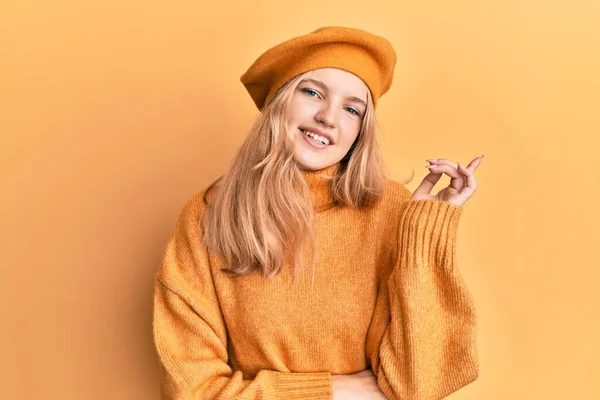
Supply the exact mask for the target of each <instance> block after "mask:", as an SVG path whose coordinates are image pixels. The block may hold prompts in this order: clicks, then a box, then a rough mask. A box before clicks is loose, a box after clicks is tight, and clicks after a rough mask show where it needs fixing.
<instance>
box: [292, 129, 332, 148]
mask: <svg viewBox="0 0 600 400" xmlns="http://www.w3.org/2000/svg"><path fill="white" fill-rule="evenodd" d="M299 128H300V129H301V130H303V131H308V132H312V133H315V134H317V135H319V136H323V137H325V138H327V139H328V140H329V145H332V144H333V143H334V142H333V137H332V136H331V135H330V134H329V133H327V132H323V131H320V130H318V129H316V128H306V127H304V126H300V127H299Z"/></svg>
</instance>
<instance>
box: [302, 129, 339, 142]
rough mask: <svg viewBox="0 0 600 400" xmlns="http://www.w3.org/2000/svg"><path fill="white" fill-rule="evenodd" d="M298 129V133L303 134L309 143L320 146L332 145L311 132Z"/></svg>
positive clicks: (327, 140)
mask: <svg viewBox="0 0 600 400" xmlns="http://www.w3.org/2000/svg"><path fill="white" fill-rule="evenodd" d="M298 129H300V132H302V133H303V134H304V136H306V137H307V139H309V140H310V141H311V142H314V143H315V144H320V145H322V146H330V145H331V144H332V143H331V142H330V141H329V139H327V138H325V137H322V136H319V135H316V134H314V133H312V132H309V131H306V130H304V129H302V128H298Z"/></svg>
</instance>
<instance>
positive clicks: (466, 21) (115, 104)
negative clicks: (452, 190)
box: [0, 0, 600, 400]
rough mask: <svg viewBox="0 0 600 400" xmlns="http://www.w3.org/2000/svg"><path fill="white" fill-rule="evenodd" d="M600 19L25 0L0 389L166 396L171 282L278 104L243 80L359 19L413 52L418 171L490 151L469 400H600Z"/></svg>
mask: <svg viewBox="0 0 600 400" xmlns="http://www.w3.org/2000/svg"><path fill="white" fill-rule="evenodd" d="M598 21H600V2H598V1H595V0H590V1H581V0H573V1H569V2H564V1H563V2H558V1H554V2H552V1H551V2H548V1H541V0H521V1H515V0H510V1H498V0H496V1H483V0H481V1H462V2H443V1H439V2H432V1H425V2H408V1H396V2H386V1H380V0H373V1H369V2H367V3H365V2H363V1H354V0H350V1H348V0H346V1H338V0H330V1H326V2H323V1H320V0H306V1H304V2H302V3H292V2H281V1H274V0H270V1H258V2H232V1H222V2H210V3H209V2H194V1H178V0H175V1H172V2H169V3H167V2H148V1H136V0H121V1H114V0H107V1H103V2H76V1H59V0H57V1H53V2H42V1H26V0H20V1H10V0H9V1H4V2H2V4H1V5H0V72H1V74H0V132H1V134H2V145H1V146H0V148H1V150H0V151H1V154H0V157H1V163H2V168H0V187H1V189H0V190H1V197H0V202H1V204H0V215H1V221H2V229H1V231H0V232H1V235H2V237H1V238H0V239H1V240H0V243H1V246H2V249H1V251H0V265H1V268H2V270H1V273H2V276H1V279H0V299H1V302H0V307H1V309H0V311H1V318H0V334H1V335H2V336H1V338H0V340H1V343H2V355H1V358H0V379H1V380H2V381H1V382H0V398H3V399H41V398H44V399H158V398H159V392H158V389H159V382H158V378H159V365H158V362H157V358H156V356H155V353H154V347H153V343H152V333H151V312H152V287H153V278H154V274H155V273H156V271H157V270H158V267H159V262H160V258H161V255H162V251H163V246H164V245H165V243H166V240H167V238H168V236H169V234H170V232H171V229H172V228H173V227H174V224H175V219H176V217H177V215H178V213H179V211H180V210H181V207H182V206H183V203H184V202H185V201H186V200H187V199H188V198H189V197H191V196H192V195H193V194H195V193H196V192H198V191H200V190H201V189H202V188H204V187H205V186H206V185H208V184H209V183H210V182H212V181H213V180H214V179H216V178H217V177H218V176H219V174H220V173H222V172H223V170H224V169H225V167H226V166H227V164H228V163H229V161H230V160H231V158H232V157H233V155H234V153H235V152H236V150H237V148H238V146H239V145H240V144H241V142H242V140H243V138H244V137H245V134H246V131H247V129H248V128H249V127H250V124H251V122H252V120H253V119H254V118H255V116H256V114H257V111H256V109H255V108H254V106H253V104H252V101H251V99H250V97H249V96H248V95H247V93H246V92H245V90H244V88H243V86H242V84H241V83H240V82H239V76H240V75H241V74H242V73H243V72H244V71H245V69H246V68H247V67H248V66H249V65H250V63H251V62H252V61H254V59H255V58H256V57H257V56H258V55H259V54H260V53H261V52H262V51H264V50H266V49H267V48H268V47H270V46H272V45H274V44H276V43H279V42H281V41H283V40H286V39H288V38H290V37H292V36H297V35H301V34H304V33H308V32H309V31H312V30H314V29H316V28H318V27H320V26H325V25H345V26H352V27H356V28H362V29H366V30H370V31H372V32H374V33H376V34H379V35H382V36H384V37H386V38H388V39H389V40H390V41H391V42H392V44H393V45H394V47H395V49H396V51H397V53H398V65H397V68H396V74H395V80H394V84H393V86H392V89H391V90H390V92H388V93H387V94H386V95H385V96H384V97H383V98H382V100H381V102H380V105H379V107H378V119H379V121H380V126H381V129H382V136H381V142H382V147H383V149H384V155H385V159H386V161H387V163H388V166H389V168H390V170H391V171H392V172H393V174H394V176H395V178H397V179H398V180H402V179H405V178H407V177H408V176H409V175H410V172H411V170H412V169H413V168H414V169H416V171H417V174H416V176H415V178H414V180H413V181H412V182H411V183H410V184H408V185H407V186H408V187H409V189H411V190H414V189H415V188H416V187H417V186H418V184H419V182H420V181H421V180H422V179H423V177H424V176H425V175H426V170H425V168H424V167H423V166H424V165H425V159H427V158H440V157H441V158H448V159H451V160H454V161H460V162H461V163H467V162H469V161H470V160H471V159H472V158H474V157H476V156H478V155H481V154H485V159H484V162H483V164H482V165H481V166H480V168H479V169H478V170H477V173H476V176H477V182H478V190H477V192H476V193H475V195H474V196H473V197H472V198H471V199H470V200H469V201H468V202H467V203H466V204H465V213H464V214H463V217H462V220H461V225H460V231H459V238H458V240H459V243H458V257H459V260H462V261H461V265H462V267H461V271H462V274H463V276H464V278H465V280H466V282H467V284H468V286H469V287H470V289H471V291H472V293H473V296H474V299H475V302H476V306H477V309H478V315H479V329H478V344H479V352H480V363H481V374H480V377H479V379H478V380H477V381H475V382H474V383H472V384H471V385H468V386H467V387H465V388H463V389H461V390H459V391H458V392H456V393H455V394H452V395H451V396H450V398H452V399H457V400H459V399H464V400H467V399H487V400H495V399H578V400H583V399H600V380H599V379H598V378H599V376H600V367H599V364H598V358H599V356H600V351H599V350H600V346H599V344H598V339H599V338H600V318H599V314H600V312H599V309H600V307H599V305H600V296H599V294H598V292H599V290H598V284H599V281H600V279H599V278H600V257H599V256H598V248H599V244H600V243H599V239H598V237H599V235H598V233H597V230H598V227H599V226H600V218H599V212H598V198H599V197H598V196H600V190H599V189H600V185H599V179H598V176H599V173H598V170H599V168H600V167H599V165H598V164H599V163H598V161H597V160H596V159H595V157H597V156H598V154H599V151H600V140H599V137H600V113H599V111H600V96H599V93H600V74H599V71H600V23H598ZM448 182H449V178H447V177H445V178H442V180H441V182H440V183H438V186H436V188H434V193H435V192H437V191H438V190H439V189H440V188H441V187H442V185H446V184H447V183H448Z"/></svg>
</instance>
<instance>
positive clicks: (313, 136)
mask: <svg viewBox="0 0 600 400" xmlns="http://www.w3.org/2000/svg"><path fill="white" fill-rule="evenodd" d="M367 91H368V89H367V85H365V83H364V82H363V81H362V80H361V79H360V78H359V77H357V76H356V75H354V74H352V73H350V72H346V71H343V70H341V69H337V68H323V69H317V70H314V71H313V72H312V74H310V75H309V76H308V77H307V78H306V79H304V80H303V81H302V82H300V84H299V85H298V87H297V88H296V90H295V91H294V93H293V94H292V97H291V99H290V100H289V103H288V105H287V109H286V112H287V132H288V137H289V139H290V140H291V141H292V142H293V146H294V159H295V160H296V162H298V163H299V164H300V165H301V166H302V167H303V168H304V169H309V170H318V169H321V168H325V167H329V166H331V165H333V164H335V163H337V162H339V161H340V160H341V159H342V158H344V156H345V155H346V154H347V153H348V150H350V147H351V146H352V144H353V143H354V140H355V139H356V137H357V136H358V134H359V132H360V128H361V125H362V120H363V117H364V114H365V111H366V108H367V106H366V103H367Z"/></svg>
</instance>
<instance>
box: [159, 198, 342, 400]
mask: <svg viewBox="0 0 600 400" xmlns="http://www.w3.org/2000/svg"><path fill="white" fill-rule="evenodd" d="M200 207H202V205H201V204H198V202H192V201H190V202H188V204H186V206H185V207H184V210H183V212H182V213H181V215H180V216H179V219H178V221H177V224H176V227H175V229H174V231H173V233H172V235H171V237H170V239H169V241H168V243H167V245H166V249H165V251H164V256H163V260H162V264H161V269H160V271H159V272H158V273H157V275H156V279H155V286H154V287H155V288H154V308H153V320H152V321H153V322H152V324H153V338H154V344H155V347H156V350H157V353H158V356H159V361H160V366H161V374H162V375H161V393H162V397H161V398H163V399H173V400H175V399H177V400H192V399H194V400H200V399H248V400H249V399H264V400H267V399H311V400H330V399H331V396H332V392H331V374H330V373H329V372H317V373H291V372H279V371H275V370H268V369H263V370H261V371H259V372H258V374H256V376H254V377H253V379H245V378H244V376H243V374H242V371H233V370H232V368H231V367H230V365H229V364H228V352H227V340H228V336H227V328H226V326H225V322H224V318H223V315H222V312H221V309H220V304H219V302H218V298H217V293H216V290H215V285H214V282H213V278H212V273H211V269H210V266H209V262H208V254H207V251H206V249H205V248H204V247H203V246H202V243H201V240H200V237H201V234H200V228H199V226H198V219H197V216H198V214H199V208H200Z"/></svg>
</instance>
